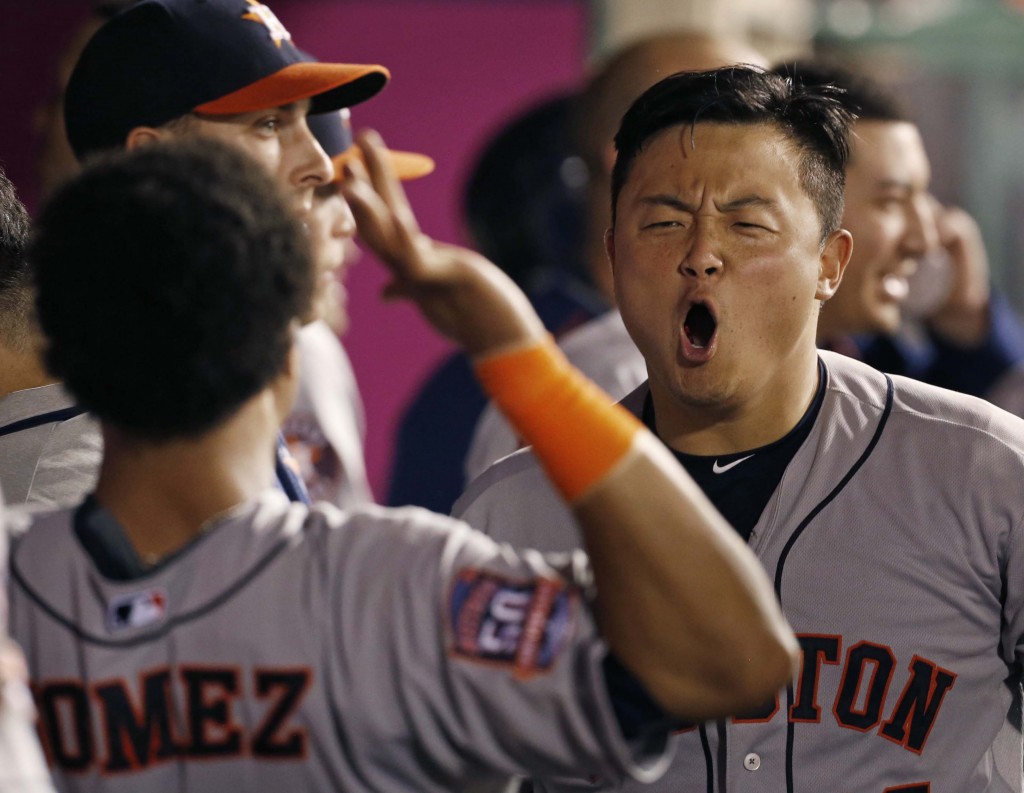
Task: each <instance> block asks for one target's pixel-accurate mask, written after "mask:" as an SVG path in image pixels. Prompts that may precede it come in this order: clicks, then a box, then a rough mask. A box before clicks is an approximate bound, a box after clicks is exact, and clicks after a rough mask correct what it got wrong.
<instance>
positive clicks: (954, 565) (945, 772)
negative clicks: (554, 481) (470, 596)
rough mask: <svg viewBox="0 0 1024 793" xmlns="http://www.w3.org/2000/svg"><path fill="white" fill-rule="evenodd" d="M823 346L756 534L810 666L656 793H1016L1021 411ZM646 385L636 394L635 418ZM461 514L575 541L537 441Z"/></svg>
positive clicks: (508, 537) (521, 539) (505, 530)
mask: <svg viewBox="0 0 1024 793" xmlns="http://www.w3.org/2000/svg"><path fill="white" fill-rule="evenodd" d="M821 357H822V359H823V360H824V362H825V364H826V367H827V377H828V380H827V387H826V392H825V396H824V402H823V404H822V407H821V411H820V413H819V415H818V417H817V421H816V422H815V425H814V427H813V428H812V430H811V433H810V435H809V436H808V438H807V440H806V441H805V442H804V443H803V445H802V446H801V448H800V450H799V451H798V452H797V454H796V456H795V457H794V458H793V459H792V460H791V462H790V464H789V466H788V467H787V469H786V471H785V473H784V475H783V477H782V480H781V482H780V484H779V486H778V488H777V489H776V491H775V493H774V494H773V496H772V498H771V500H770V501H769V502H768V505H767V506H766V507H765V509H764V512H763V514H762V515H761V517H760V519H759V521H758V523H757V525H756V526H755V528H754V531H753V534H752V535H751V537H750V547H751V548H752V550H753V551H754V552H755V553H756V555H757V556H758V557H759V559H760V560H761V562H762V563H763V564H764V566H765V568H766V569H767V571H768V573H769V576H770V577H771V578H772V579H773V580H774V582H775V589H776V593H777V594H778V596H779V598H780V600H781V602H782V607H783V610H784V611H785V614H786V616H787V618H788V619H789V622H790V624H791V626H792V627H793V629H794V631H795V632H796V634H797V636H798V639H799V641H800V644H801V647H802V649H803V653H802V664H801V666H800V668H799V671H798V673H797V675H796V678H795V679H794V681H793V684H792V685H791V686H790V687H789V688H788V689H787V690H784V691H782V692H780V694H779V695H778V697H777V698H776V700H775V701H773V702H771V703H767V704H766V706H765V707H764V708H763V709H761V711H760V712H758V713H750V714H746V716H745V717H744V718H735V719H731V720H727V721H724V722H722V723H718V724H705V725H702V726H700V727H698V728H694V729H692V730H690V731H688V732H684V733H681V734H679V735H677V736H675V737H674V738H673V743H674V744H675V750H676V752H675V760H674V762H673V764H672V766H671V768H670V769H669V771H668V773H667V774H666V775H665V776H664V777H663V778H662V779H661V780H660V781H659V782H658V783H656V784H655V785H653V786H652V787H651V788H650V789H651V790H655V791H687V793H692V792H694V791H705V790H707V791H718V792H719V793H723V792H724V791H728V792H729V793H733V792H734V791H745V792H746V791H750V792H751V793H760V791H764V792H765V793H769V792H770V793H780V791H786V792H787V793H794V792H795V791H801V792H802V791H858V793H883V791H901V792H902V793H926V791H928V792H930V793H943V791H950V792H952V791H956V792H957V793H965V792H966V791H971V793H1004V792H1005V791H1017V792H1018V793H1019V791H1021V790H1022V789H1024V785H1022V779H1021V768H1022V756H1021V755H1022V752H1021V735H1020V731H1019V728H1017V729H1015V728H1014V727H1013V726H1012V725H1011V724H1010V721H1009V720H1008V713H1010V712H1011V710H1015V711H1016V714H1017V716H1016V718H1017V719H1019V713H1020V711H1019V706H1020V699H1021V690H1020V684H1019V682H1017V680H1018V675H1019V672H1020V669H1021V660H1022V651H1024V647H1022V641H1024V639H1022V637H1024V535H1022V531H1024V529H1022V526H1021V521H1022V520H1024V494H1022V493H1024V491H1022V483H1024V422H1022V421H1021V420H1020V419H1017V418H1015V417H1013V416H1011V415H1009V414H1007V413H1004V412H1003V411H1000V410H998V409H996V408H994V407H992V406H991V405H989V404H987V403H984V402H982V401H981V400H978V399H974V398H972V397H967V396H963V395H961V394H954V393H952V392H948V391H944V390H940V389H937V388H934V387H931V386H927V385H924V384H922V383H919V382H916V381H913V380H908V379H905V378H898V377H892V378H888V377H886V376H885V375H882V374H881V373H879V372H877V371H875V370H874V369H871V368H870V367H867V366H865V365H864V364H861V363H858V362H856V361H853V360H850V359H847V358H844V357H842V356H839V355H835V354H830V353H821ZM646 390H647V389H646V386H642V387H641V388H640V389H638V391H636V392H634V393H633V394H631V395H630V396H629V397H627V399H626V400H625V401H624V404H626V405H627V407H630V408H631V409H632V410H633V411H634V412H637V413H638V412H639V410H640V408H641V406H642V404H643V401H644V396H645V394H646ZM730 468H731V466H730ZM722 475H723V476H725V475H728V472H727V471H726V472H723V473H722ZM455 512H456V514H458V515H460V516H462V517H463V518H465V519H467V520H470V521H472V522H473V523H474V525H477V526H480V527H481V528H483V529H485V530H486V531H487V532H488V533H489V534H491V535H492V536H494V537H495V538H496V539H500V540H504V541H508V542H511V543H512V544H516V545H517V544H523V543H529V544H531V545H535V546H538V547H541V548H546V549H550V550H557V549H568V548H572V547H576V546H578V544H579V539H578V537H577V534H576V530H575V527H574V526H573V523H572V520H571V517H570V514H569V513H568V512H567V511H566V510H565V508H564V507H562V506H561V504H560V503H559V502H558V500H557V498H555V496H554V494H553V492H552V491H551V488H550V487H549V486H548V485H547V483H546V481H545V480H544V477H543V476H541V475H540V471H539V470H538V468H537V466H536V464H535V462H534V461H533V458H532V457H531V455H530V454H529V453H528V452H525V451H524V452H519V453H517V454H515V455H513V456H512V457H509V458H506V459H505V460H503V461H502V462H500V463H498V464H497V465H496V466H494V467H493V468H492V469H491V470H489V471H488V472H486V473H485V474H484V475H483V476H482V477H481V478H480V479H478V480H477V482H475V483H474V484H473V485H472V486H471V488H470V490H469V491H467V493H466V494H465V495H464V496H463V498H462V499H461V500H460V501H459V502H457V503H456V505H455ZM753 660H754V661H755V662H756V659H753ZM1018 724H1019V722H1018ZM541 787H542V788H546V789H553V790H560V789H565V790H568V789H588V790H595V789H598V790H599V789H605V790H607V789H623V790H634V789H637V788H634V787H633V786H632V785H631V784H628V783H627V784H622V785H620V784H619V783H618V782H617V781H615V780H605V781H602V782H599V783H597V784H594V783H593V782H592V781H591V780H580V781H577V782H570V781H568V780H559V781H548V782H545V783H544V784H543V785H541Z"/></svg>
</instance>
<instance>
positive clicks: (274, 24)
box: [242, 0, 292, 47]
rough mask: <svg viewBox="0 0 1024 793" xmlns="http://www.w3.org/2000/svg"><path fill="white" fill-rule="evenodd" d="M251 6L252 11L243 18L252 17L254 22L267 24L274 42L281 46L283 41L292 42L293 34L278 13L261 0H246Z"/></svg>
mask: <svg viewBox="0 0 1024 793" xmlns="http://www.w3.org/2000/svg"><path fill="white" fill-rule="evenodd" d="M245 1H246V2H247V3H248V4H249V5H250V6H252V11H250V12H249V13H247V14H243V15H242V19H251V20H252V21H253V22H259V23H260V24H261V25H266V27H267V29H268V30H269V31H270V38H271V39H273V41H274V43H275V44H276V45H277V46H278V47H280V46H281V42H282V41H288V42H291V40H292V34H291V33H289V32H288V29H287V28H286V27H285V26H284V25H282V24H281V20H280V19H278V18H277V15H276V14H274V12H273V11H271V10H270V8H269V7H268V6H265V5H263V3H261V2H259V0H245Z"/></svg>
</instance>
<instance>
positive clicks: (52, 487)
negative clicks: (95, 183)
mask: <svg viewBox="0 0 1024 793" xmlns="http://www.w3.org/2000/svg"><path fill="white" fill-rule="evenodd" d="M29 226H30V220H29V216H28V212H27V211H26V210H25V207H24V206H23V205H22V203H21V201H19V200H18V196H17V193H16V192H15V189H14V185H13V184H11V182H10V180H9V179H8V178H7V176H6V175H5V174H4V173H3V171H2V170H0V486H2V487H3V492H4V497H5V499H6V500H7V503H8V504H25V503H31V504H42V505H48V506H57V505H65V506H66V505H68V504H74V503H77V502H78V501H79V500H80V499H81V498H82V497H83V496H84V495H85V494H86V493H88V492H89V490H90V489H91V488H92V487H93V485H94V484H95V483H96V471H97V469H98V467H99V461H100V448H101V441H100V433H99V426H98V425H97V424H96V422H95V421H93V420H92V419H91V418H90V417H89V416H88V415H86V413H85V410H84V409H83V408H82V407H81V406H80V405H77V404H75V401H74V399H72V397H71V395H70V394H68V392H67V391H66V390H65V389H64V387H63V386H62V385H61V384H60V383H59V382H57V381H56V378H55V377H53V376H52V375H51V374H50V373H49V372H47V371H46V369H45V367H44V366H43V364H42V361H41V360H40V355H39V350H38V346H39V338H38V331H37V330H36V329H35V327H34V326H33V323H32V285H31V280H32V276H31V272H30V268H29V264H28V261H27V258H26V255H25V248H26V245H27V244H28V236H29Z"/></svg>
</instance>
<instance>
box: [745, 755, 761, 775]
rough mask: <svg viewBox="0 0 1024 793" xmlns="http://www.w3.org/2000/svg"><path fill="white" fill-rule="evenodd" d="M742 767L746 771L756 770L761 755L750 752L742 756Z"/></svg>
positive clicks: (759, 763) (758, 766)
mask: <svg viewBox="0 0 1024 793" xmlns="http://www.w3.org/2000/svg"><path fill="white" fill-rule="evenodd" d="M743 767H744V768H745V769H747V770H748V771H756V770H757V769H759V768H760V767H761V756H760V755H758V754H755V753H754V752H751V753H750V754H748V755H747V756H746V757H744V758H743Z"/></svg>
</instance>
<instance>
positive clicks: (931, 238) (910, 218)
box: [775, 60, 1024, 415]
mask: <svg viewBox="0 0 1024 793" xmlns="http://www.w3.org/2000/svg"><path fill="white" fill-rule="evenodd" d="M775 71H777V72H779V73H780V74H783V75H787V76H788V75H796V76H797V77H798V78H799V79H800V80H801V81H802V82H804V83H816V84H820V85H825V84H831V85H835V86H837V87H839V88H842V89H843V93H842V94H840V95H838V96H837V98H838V99H839V101H840V102H841V103H842V104H843V106H844V107H845V108H846V109H847V110H849V111H850V112H851V113H853V114H855V115H856V116H857V121H856V123H855V125H854V127H853V133H854V134H853V135H852V136H851V138H850V162H849V163H848V164H847V166H846V203H845V207H844V210H843V227H844V228H846V229H848V230H849V231H850V233H851V234H853V237H854V240H856V244H855V245H854V249H853V255H852V256H851V257H850V266H849V267H848V268H847V270H846V273H845V274H844V276H843V288H842V289H840V290H839V291H838V292H837V294H836V296H835V298H834V299H832V300H830V301H829V303H828V305H827V306H826V307H825V309H824V310H823V311H822V314H821V320H820V321H819V322H818V344H819V345H820V346H822V347H825V348H826V349H834V350H836V351H837V352H843V353H846V354H848V355H854V356H855V357H858V358H860V359H861V360H863V361H865V362H867V363H869V364H871V365H872V366H874V367H876V368H878V369H881V370H882V371H885V372H893V373H897V374H906V375H909V376H910V377H914V378H916V379H918V380H923V381H924V382H926V383H932V384H933V385H939V386H942V387H943V388H952V389H953V390H955V391H962V392H963V393H965V394H973V395H974V396H981V397H984V398H986V399H989V400H992V401H994V402H995V404H998V405H1000V407H1003V408H1005V409H1008V410H1010V411H1011V412H1013V413H1016V414H1017V415H1024V408H1022V407H1021V406H1019V405H1017V404H1012V403H1011V404H1007V403H1006V402H1005V401H996V399H997V393H998V391H999V390H1000V389H999V386H1000V384H1001V383H1002V381H1003V380H1004V379H1005V377H1006V375H1007V372H1008V371H1009V370H1010V369H1011V367H1013V366H1014V365H1015V364H1018V363H1019V362H1021V361H1022V359H1024V329H1022V328H1021V324H1020V321H1019V320H1018V319H1017V318H1016V316H1015V315H1014V313H1013V310H1012V309H1011V308H1010V306H1009V304H1008V303H1007V301H1006V300H1005V299H1004V298H1002V297H1001V296H999V295H998V294H995V293H993V292H992V291H991V290H990V287H989V267H988V259H987V255H986V252H985V243H984V240H983V239H982V237H981V231H980V229H979V228H978V224H977V223H976V222H975V220H974V218H972V217H971V216H970V215H969V214H968V213H967V212H965V211H964V210H962V209H960V208H958V207H948V206H943V205H941V204H940V203H939V202H938V200H937V199H936V198H935V197H934V196H932V195H931V193H930V192H929V187H930V182H931V165H930V163H929V161H928V155H927V153H926V152H925V147H924V142H923V141H922V139H921V133H920V131H919V130H918V127H917V125H916V124H915V123H914V122H913V120H912V119H911V117H910V116H909V115H908V114H907V113H906V112H905V111H904V109H903V108H902V107H900V105H899V103H898V102H897V101H896V99H895V97H893V96H892V95H890V94H889V93H888V92H886V91H885V89H884V88H883V87H882V86H880V85H878V84H877V83H875V82H874V81H873V80H871V79H870V78H868V77H865V76H863V75H861V74H857V73H854V72H851V71H848V70H847V69H845V68H843V67H841V66H838V65H836V64H833V63H830V62H827V61H818V60H808V61H797V62H795V63H789V64H784V65H781V66H778V67H776V69H775ZM936 257H939V258H941V257H945V261H946V262H947V270H946V271H945V272H944V271H942V270H938V269H936V268H935V267H929V266H928V265H929V263H930V262H932V261H935V258H936ZM919 265H923V267H922V271H921V272H918V269H919ZM943 281H944V282H945V289H943V286H941V285H937V284H936V282H938V283H939V284H941V283H942V282H943ZM930 290H934V291H935V292H936V294H935V296H934V297H933V298H931V299H929V297H928V296H927V295H926V294H925V292H926V291H930ZM915 292H916V294H915ZM1015 382H1017V383H1018V384H1019V379H1017V380H1015ZM1018 401H1019V400H1018Z"/></svg>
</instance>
